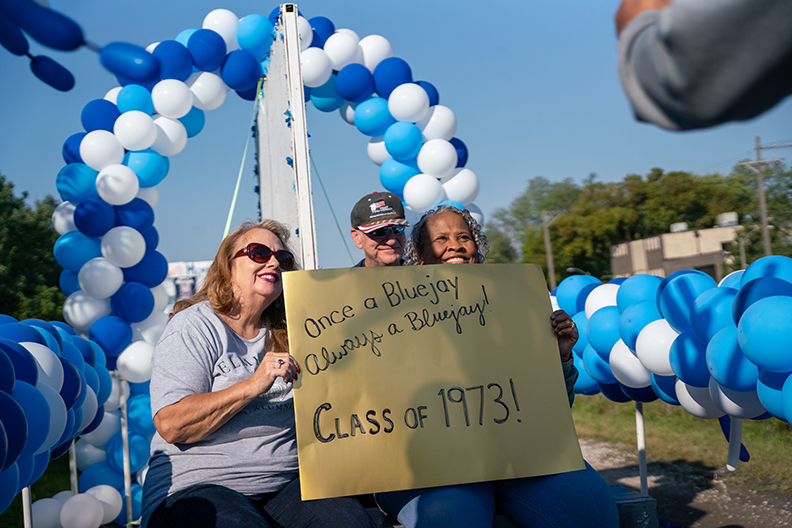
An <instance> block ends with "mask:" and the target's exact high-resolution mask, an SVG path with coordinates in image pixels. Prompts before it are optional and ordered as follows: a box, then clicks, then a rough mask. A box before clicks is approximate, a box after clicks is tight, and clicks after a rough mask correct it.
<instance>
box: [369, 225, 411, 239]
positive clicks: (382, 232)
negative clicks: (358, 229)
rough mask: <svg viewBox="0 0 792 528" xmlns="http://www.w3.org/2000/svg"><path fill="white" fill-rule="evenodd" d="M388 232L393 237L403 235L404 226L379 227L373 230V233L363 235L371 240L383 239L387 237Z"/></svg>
mask: <svg viewBox="0 0 792 528" xmlns="http://www.w3.org/2000/svg"><path fill="white" fill-rule="evenodd" d="M388 231H390V232H391V233H393V236H397V235H401V234H402V233H404V226H403V225H389V226H385V227H380V228H378V229H375V230H374V231H369V232H368V233H366V232H365V231H364V233H366V235H367V236H369V237H371V238H385V237H386V236H388Z"/></svg>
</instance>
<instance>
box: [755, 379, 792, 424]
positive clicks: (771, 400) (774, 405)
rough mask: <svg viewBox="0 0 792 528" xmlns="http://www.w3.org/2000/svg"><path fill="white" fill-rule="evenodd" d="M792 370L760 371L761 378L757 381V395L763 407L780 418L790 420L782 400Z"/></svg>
mask: <svg viewBox="0 0 792 528" xmlns="http://www.w3.org/2000/svg"><path fill="white" fill-rule="evenodd" d="M790 374H792V373H791V372H770V371H767V370H760V371H759V379H758V380H757V381H756V395H757V396H759V402H760V403H761V404H762V407H764V408H765V409H767V412H769V413H770V414H772V415H773V416H775V417H776V418H778V419H779V420H783V421H785V422H788V421H789V420H788V419H787V416H788V415H787V414H786V413H785V412H784V404H783V402H782V400H781V391H782V390H783V388H784V385H785V383H786V381H787V380H788V379H789V378H792V376H790Z"/></svg>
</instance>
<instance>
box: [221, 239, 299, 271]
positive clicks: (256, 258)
mask: <svg viewBox="0 0 792 528" xmlns="http://www.w3.org/2000/svg"><path fill="white" fill-rule="evenodd" d="M243 255H247V257H248V258H249V259H250V260H252V261H253V262H255V263H257V264H264V263H266V262H268V261H269V259H270V257H272V256H273V255H275V259H276V260H277V261H278V266H280V269H282V270H283V271H290V270H291V269H292V268H294V255H292V254H291V253H290V252H288V251H286V250H285V249H279V250H277V251H272V250H271V249H270V248H269V247H267V246H265V245H264V244H259V243H257V242H253V243H252V244H248V245H247V246H245V247H243V248H242V249H240V250H239V251H238V252H237V254H236V255H234V258H238V257H241V256H243Z"/></svg>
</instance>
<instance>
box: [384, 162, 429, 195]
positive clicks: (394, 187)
mask: <svg viewBox="0 0 792 528" xmlns="http://www.w3.org/2000/svg"><path fill="white" fill-rule="evenodd" d="M420 173H421V169H419V168H418V162H417V161H416V160H415V159H412V160H403V161H399V160H397V159H393V158H388V159H386V160H385V162H384V163H383V164H382V165H381V166H380V170H379V177H380V182H381V183H382V186H383V187H385V189H387V190H388V191H390V192H392V193H393V194H397V195H399V196H401V194H402V193H403V192H404V186H405V185H407V182H408V181H409V180H410V178H412V177H413V176H415V175H416V174H420Z"/></svg>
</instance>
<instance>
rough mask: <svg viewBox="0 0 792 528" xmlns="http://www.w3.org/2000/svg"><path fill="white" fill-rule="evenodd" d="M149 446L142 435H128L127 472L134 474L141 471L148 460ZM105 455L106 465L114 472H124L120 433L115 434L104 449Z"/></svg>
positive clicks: (146, 439)
mask: <svg viewBox="0 0 792 528" xmlns="http://www.w3.org/2000/svg"><path fill="white" fill-rule="evenodd" d="M149 448H150V444H149V441H148V438H146V437H145V436H143V435H139V434H135V433H130V434H129V470H130V471H131V472H132V473H134V472H136V471H140V470H141V469H143V466H145V465H146V462H148V459H149ZM105 453H106V454H107V464H108V465H109V466H110V467H111V468H113V469H115V470H116V471H119V472H123V471H124V451H123V444H122V438H121V431H119V432H117V433H116V434H115V435H113V437H112V438H111V439H110V441H109V442H108V443H107V447H106V448H105Z"/></svg>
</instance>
